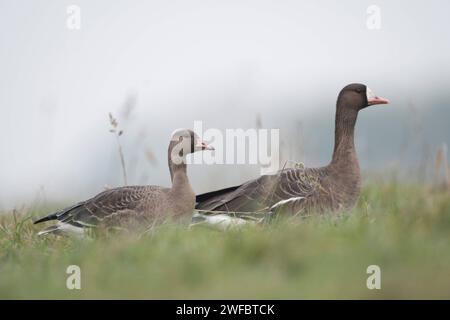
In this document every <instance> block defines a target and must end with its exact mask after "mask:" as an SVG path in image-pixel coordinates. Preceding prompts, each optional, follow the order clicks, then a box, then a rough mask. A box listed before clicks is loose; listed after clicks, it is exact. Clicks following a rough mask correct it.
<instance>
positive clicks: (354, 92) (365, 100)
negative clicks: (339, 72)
mask: <svg viewBox="0 0 450 320" xmlns="http://www.w3.org/2000/svg"><path fill="white" fill-rule="evenodd" d="M388 103H389V100H388V99H385V98H382V97H379V96H377V95H375V94H374V93H373V91H372V90H370V88H369V87H367V86H366V85H364V84H361V83H352V84H349V85H347V86H345V87H344V88H343V89H342V90H341V92H340V93H339V96H338V103H337V106H338V108H345V109H347V110H351V111H356V112H358V111H359V110H361V109H364V108H366V107H368V106H372V105H376V104H388Z"/></svg>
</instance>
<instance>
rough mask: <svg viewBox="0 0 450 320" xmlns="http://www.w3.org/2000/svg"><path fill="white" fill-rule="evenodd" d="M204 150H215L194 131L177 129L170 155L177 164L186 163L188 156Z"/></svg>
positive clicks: (173, 135)
mask: <svg viewBox="0 0 450 320" xmlns="http://www.w3.org/2000/svg"><path fill="white" fill-rule="evenodd" d="M203 150H214V148H213V147H212V146H210V145H209V144H207V143H206V142H204V141H202V140H201V139H200V137H199V136H198V135H197V134H196V133H195V132H194V131H193V130H191V129H177V130H175V131H174V132H173V133H172V135H171V138H170V144H169V153H170V156H171V160H172V162H174V163H175V164H181V163H184V162H185V159H186V156H187V155H188V154H191V153H194V152H198V151H203Z"/></svg>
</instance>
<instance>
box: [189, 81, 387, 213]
mask: <svg viewBox="0 0 450 320" xmlns="http://www.w3.org/2000/svg"><path fill="white" fill-rule="evenodd" d="M386 103H389V101H388V100H387V99H383V98H380V97H377V96H375V95H374V94H373V93H372V91H371V90H370V89H369V88H367V87H366V86H365V85H363V84H357V83H355V84H350V85H347V86H346V87H345V88H343V89H342V90H341V92H340V93H339V96H338V99H337V104H336V128H335V144H334V152H333V158H332V160H331V162H330V164H328V165H327V166H325V167H320V168H301V169H285V170H281V171H280V172H278V174H276V175H265V176H261V177H260V178H257V179H254V180H251V181H248V182H246V183H244V184H242V185H240V186H236V187H231V188H227V189H222V190H218V191H214V192H209V193H205V194H201V195H198V196H197V197H196V201H197V205H196V208H197V209H200V210H206V211H225V212H255V211H260V210H270V211H272V212H275V211H280V212H287V213H290V214H303V213H306V212H309V211H312V210H314V211H324V210H338V209H344V208H345V209H349V208H351V207H353V206H354V205H355V203H356V200H357V199H358V196H359V192H360V185H361V174H360V169H359V164H358V158H357V155H356V150H355V144H354V141H353V139H354V129H355V123H356V119H357V116H358V112H359V111H360V110H361V109H364V108H365V107H367V106H371V105H375V104H386ZM221 217H222V218H224V219H225V217H224V216H223V215H221ZM195 218H196V219H195ZM202 219H203V220H205V219H206V218H205V216H203V217H202V216H201V215H196V216H195V217H194V219H193V221H194V222H200V221H202ZM207 220H208V219H207ZM209 220H210V219H209ZM216 220H217V219H216ZM221 221H225V220H221ZM207 222H208V221H207Z"/></svg>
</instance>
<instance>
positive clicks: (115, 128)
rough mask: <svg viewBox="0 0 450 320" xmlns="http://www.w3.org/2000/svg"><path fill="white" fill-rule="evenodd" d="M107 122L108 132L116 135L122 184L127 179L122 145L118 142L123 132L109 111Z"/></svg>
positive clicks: (125, 183) (125, 182) (126, 181)
mask: <svg viewBox="0 0 450 320" xmlns="http://www.w3.org/2000/svg"><path fill="white" fill-rule="evenodd" d="M109 123H110V124H111V129H110V130H109V132H111V133H114V135H115V136H116V140H117V146H118V151H119V157H120V164H121V166H122V174H123V182H124V185H127V184H128V179H127V170H126V168H125V157H124V155H123V151H122V145H121V144H120V136H121V135H122V134H123V130H119V129H118V126H119V123H118V122H117V120H116V118H114V117H113V115H112V114H111V112H110V113H109Z"/></svg>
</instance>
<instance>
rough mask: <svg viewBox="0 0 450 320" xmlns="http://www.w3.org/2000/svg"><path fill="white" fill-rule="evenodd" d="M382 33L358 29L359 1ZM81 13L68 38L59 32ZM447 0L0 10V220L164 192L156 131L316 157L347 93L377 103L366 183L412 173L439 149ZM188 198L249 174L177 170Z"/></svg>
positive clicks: (364, 148)
mask: <svg viewBox="0 0 450 320" xmlns="http://www.w3.org/2000/svg"><path fill="white" fill-rule="evenodd" d="M372 4H375V5H378V6H379V7H380V9H381V29H380V30H369V29H368V28H367V26H366V20H367V18H368V14H367V12H366V10H367V7H368V6H369V5H372ZM69 5H77V6H79V7H80V8H81V29H80V30H71V29H68V28H67V26H66V20H67V18H68V14H67V13H66V9H67V6H69ZM449 12H450V2H448V1H444V0H442V1H436V0H434V1H408V2H405V1H392V0H391V1H356V0H355V1H341V2H336V1H312V0H310V1H256V0H255V1H245V0H243V1H242V0H241V1H211V0H209V1H206V0H205V1H196V0H191V1H173V0H168V1H136V0H133V1H130V0H127V1H114V2H113V1H106V0H96V1H87V0H86V1H50V0H45V1H44V0H41V1H32V0H26V1H25V0H14V1H13V0H0V150H1V158H0V159H1V160H0V208H10V207H13V206H21V205H24V204H27V203H29V202H30V201H33V200H35V199H36V198H41V199H44V200H45V201H55V202H65V201H78V200H82V199H85V198H86V197H90V196H92V195H94V194H96V193H98V192H100V191H102V190H103V188H104V186H105V185H108V186H118V185H121V184H122V172H121V168H120V160H119V156H118V153H117V141H116V140H115V137H114V135H113V134H112V133H110V132H109V128H110V124H109V120H108V113H109V112H112V114H113V115H114V116H115V117H116V118H117V120H118V122H119V127H120V128H121V129H123V130H124V134H123V135H122V136H121V142H122V145H123V149H124V150H123V151H124V155H125V161H126V166H127V172H128V180H129V181H128V183H129V184H157V185H166V186H169V184H170V176H169V172H168V169H167V159H166V158H167V144H168V140H169V137H170V134H171V132H172V131H173V130H174V129H176V128H179V127H188V128H189V127H192V126H193V123H194V120H202V121H203V127H204V128H205V129H207V128H208V127H210V128H219V129H225V128H244V129H246V128H254V127H257V126H261V127H262V128H268V129H270V128H279V129H280V131H281V132H280V134H281V143H282V148H283V149H282V158H283V159H292V160H298V161H304V162H305V163H306V165H307V166H321V165H325V164H327V163H328V161H329V160H330V158H331V152H332V145H333V141H334V137H333V134H334V112H335V101H336V97H337V94H338V92H339V90H340V89H341V88H342V87H343V86H345V85H346V84H348V83H351V82H362V83H364V84H366V85H368V86H369V87H370V88H371V89H372V90H373V91H374V92H375V93H376V94H377V95H380V96H383V97H386V98H389V99H390V100H391V104H390V105H380V106H374V107H371V108H367V109H365V110H364V111H363V112H361V113H360V116H359V119H358V123H357V129H356V145H357V151H358V155H359V159H360V164H361V167H362V169H363V170H364V171H365V172H370V171H380V172H383V170H387V169H388V168H392V167H395V168H400V170H412V171H414V170H421V169H420V168H421V167H423V166H424V164H425V165H426V163H427V162H429V161H432V160H431V158H430V157H431V155H432V154H433V152H434V151H435V148H436V147H437V146H439V145H441V144H442V143H443V142H447V144H448V143H449V142H450V141H449V140H450V138H449V137H450V130H449V128H448V122H449V118H450V112H449V109H448V102H449V98H450V92H449V90H448V89H449V83H450V61H449V57H450V41H449V40H448V39H450V32H449V31H450V20H449V19H448V15H449ZM188 171H189V176H190V180H191V184H192V185H193V188H194V190H195V191H196V192H198V193H200V192H205V191H208V190H211V189H217V188H222V187H227V186H231V185H235V184H238V183H241V182H243V181H245V180H248V179H250V178H254V177H256V176H257V175H258V174H259V167H257V166H238V165H236V166H230V165H220V166H206V165H195V166H190V167H189V168H188Z"/></svg>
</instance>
